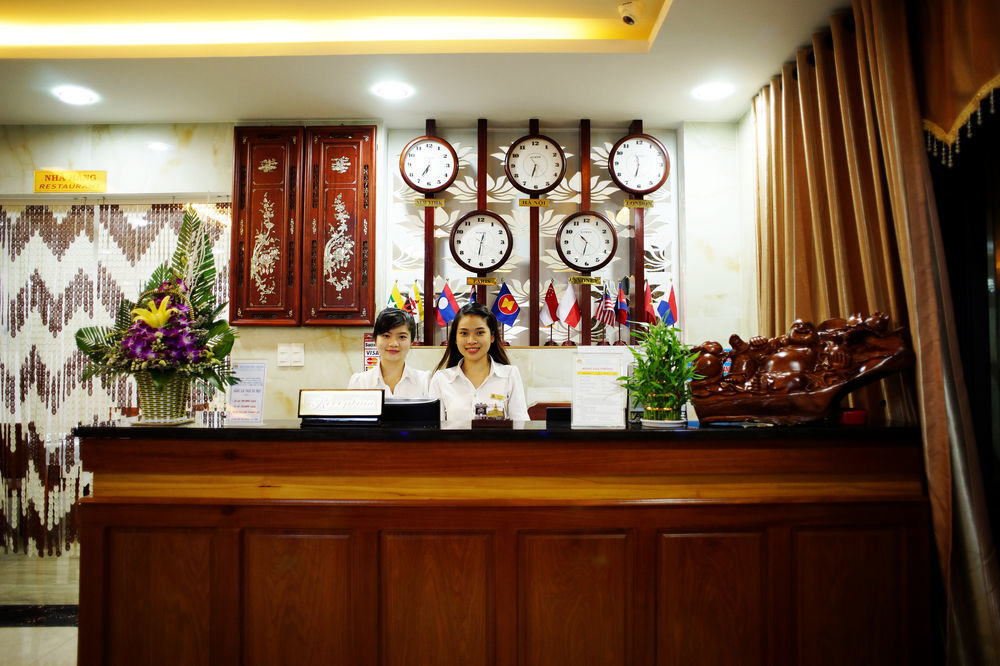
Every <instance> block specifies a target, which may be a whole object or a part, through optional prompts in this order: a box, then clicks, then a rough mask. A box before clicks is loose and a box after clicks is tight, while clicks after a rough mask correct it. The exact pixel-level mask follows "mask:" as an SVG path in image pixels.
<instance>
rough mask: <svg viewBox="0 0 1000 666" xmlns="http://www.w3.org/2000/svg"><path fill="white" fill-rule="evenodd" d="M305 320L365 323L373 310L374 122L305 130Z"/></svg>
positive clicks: (346, 323) (303, 311) (303, 239)
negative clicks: (366, 124)
mask: <svg viewBox="0 0 1000 666" xmlns="http://www.w3.org/2000/svg"><path fill="white" fill-rule="evenodd" d="M306 146H307V154H308V159H307V162H308V165H309V166H308V171H307V173H306V178H305V188H306V189H305V193H304V194H305V196H304V199H305V201H304V206H303V208H304V209H305V211H306V218H305V225H304V226H303V229H302V242H303V243H302V260H303V276H302V277H303V279H302V323H303V324H307V325H319V326H323V325H335V326H344V325H365V326H369V325H371V324H372V322H373V321H374V318H375V315H374V309H375V275H374V270H375V255H374V250H375V128H374V127H372V126H353V125H345V126H339V127H310V128H307V130H306Z"/></svg>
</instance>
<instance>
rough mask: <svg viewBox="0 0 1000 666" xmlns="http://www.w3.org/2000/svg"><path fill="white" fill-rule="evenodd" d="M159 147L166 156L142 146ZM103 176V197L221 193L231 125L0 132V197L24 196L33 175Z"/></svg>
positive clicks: (226, 180)
mask: <svg viewBox="0 0 1000 666" xmlns="http://www.w3.org/2000/svg"><path fill="white" fill-rule="evenodd" d="M153 142H158V143H162V144H163V145H164V146H166V149H165V150H154V149H151V148H150V147H149V144H151V143H153ZM53 168H57V169H76V170H86V171H107V172H108V188H107V194H108V195H114V194H120V195H136V194H143V195H149V194H174V193H187V192H190V193H199V194H207V193H211V194H216V195H219V194H221V195H226V197H227V198H228V196H229V194H230V193H231V191H232V187H233V125H231V124H228V123H213V124H197V125H195V124H177V125H51V126H50V125H46V126H27V125H7V126H2V127H0V193H2V194H3V196H7V197H16V196H20V195H31V194H32V193H33V190H34V172H35V170H36V169H53Z"/></svg>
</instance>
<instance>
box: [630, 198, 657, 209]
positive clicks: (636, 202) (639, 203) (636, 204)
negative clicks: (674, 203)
mask: <svg viewBox="0 0 1000 666" xmlns="http://www.w3.org/2000/svg"><path fill="white" fill-rule="evenodd" d="M625 207H626V208H652V207H653V202H652V201H646V200H645V199H626V200H625Z"/></svg>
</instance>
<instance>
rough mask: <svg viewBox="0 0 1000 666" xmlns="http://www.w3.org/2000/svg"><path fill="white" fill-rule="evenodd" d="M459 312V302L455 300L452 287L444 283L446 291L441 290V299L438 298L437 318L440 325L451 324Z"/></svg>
mask: <svg viewBox="0 0 1000 666" xmlns="http://www.w3.org/2000/svg"><path fill="white" fill-rule="evenodd" d="M457 312H458V301H456V300H455V294H454V293H452V291H451V287H449V286H448V283H447V282H445V283H444V289H442V290H441V297H440V298H438V304H437V318H438V325H439V326H444V325H445V324H448V323H450V322H451V320H452V319H454V318H455V313H457Z"/></svg>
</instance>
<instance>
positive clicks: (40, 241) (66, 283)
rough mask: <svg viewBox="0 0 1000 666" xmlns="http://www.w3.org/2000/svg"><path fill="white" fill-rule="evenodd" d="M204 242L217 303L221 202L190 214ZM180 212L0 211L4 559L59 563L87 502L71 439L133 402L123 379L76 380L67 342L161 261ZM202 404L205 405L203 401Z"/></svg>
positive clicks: (138, 208) (132, 293)
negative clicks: (202, 227)
mask: <svg viewBox="0 0 1000 666" xmlns="http://www.w3.org/2000/svg"><path fill="white" fill-rule="evenodd" d="M192 206H193V207H194V208H195V209H196V210H197V211H198V214H199V215H200V216H201V218H202V220H203V221H204V222H205V223H206V225H207V227H208V229H209V234H210V236H211V238H212V242H213V251H214V253H215V261H216V267H217V268H218V278H217V282H216V295H217V297H218V299H219V302H224V301H227V300H228V294H229V282H228V275H229V225H230V205H229V204H215V205H209V204H204V205H202V204H192ZM186 207H187V204H128V205H125V204H121V205H107V204H100V205H95V204H87V205H30V206H18V205H3V204H0V250H2V269H0V271H2V272H0V303H2V309H0V326H2V328H3V335H4V338H5V340H4V352H3V355H2V358H0V391H2V394H3V401H2V411H3V415H2V418H0V444H2V447H0V462H2V477H3V494H2V496H0V503H2V506H0V508H2V513H3V519H2V524H0V544H2V547H3V549H4V550H5V551H11V550H13V551H15V552H28V553H37V554H39V555H59V554H61V553H63V552H65V551H67V550H72V548H73V547H74V545H75V543H76V537H77V529H76V513H75V510H74V504H75V502H76V500H77V499H78V498H79V497H80V496H82V495H86V494H87V493H88V492H89V488H88V486H89V484H90V479H89V478H88V476H89V475H86V474H83V473H82V468H81V465H80V460H79V455H78V448H77V443H76V442H75V441H74V438H73V436H72V434H71V433H72V429H73V427H74V426H76V425H78V424H95V425H96V424H102V423H106V422H109V421H111V420H113V419H115V418H118V417H119V416H121V415H122V414H124V413H126V412H127V411H128V409H129V408H130V407H131V406H133V405H135V404H136V397H135V387H134V383H133V382H132V380H131V379H124V378H123V379H118V380H115V381H109V382H102V381H101V380H100V379H94V380H91V381H89V382H87V383H86V384H84V383H81V382H80V373H81V371H82V370H83V367H84V365H85V361H86V359H85V358H84V356H83V355H82V354H80V353H79V352H78V351H77V350H76V344H75V341H74V337H73V336H74V334H75V333H76V330H77V329H79V328H80V327H82V326H88V325H100V324H107V325H111V324H112V323H113V321H114V316H115V313H116V312H117V309H118V305H119V303H120V301H121V299H122V297H124V296H126V295H127V296H129V297H130V298H135V297H136V296H137V295H138V294H139V291H140V290H141V288H142V287H143V286H144V285H145V283H146V281H147V280H148V279H149V276H150V274H151V273H152V271H153V269H154V268H156V266H158V265H159V264H161V263H163V262H164V261H167V260H169V258H170V256H171V254H172V252H173V249H174V242H175V239H176V237H177V233H178V231H179V230H180V225H181V218H182V217H183V213H184V209H185V208H186ZM202 401H204V398H202Z"/></svg>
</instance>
